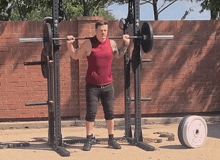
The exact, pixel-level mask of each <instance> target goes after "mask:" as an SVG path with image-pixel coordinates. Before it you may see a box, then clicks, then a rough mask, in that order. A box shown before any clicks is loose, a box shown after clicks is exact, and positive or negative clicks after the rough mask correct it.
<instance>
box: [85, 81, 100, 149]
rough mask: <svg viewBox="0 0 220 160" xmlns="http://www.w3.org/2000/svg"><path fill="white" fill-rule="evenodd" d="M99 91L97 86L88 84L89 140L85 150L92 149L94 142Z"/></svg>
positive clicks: (87, 127) (87, 133) (87, 119)
mask: <svg viewBox="0 0 220 160" xmlns="http://www.w3.org/2000/svg"><path fill="white" fill-rule="evenodd" d="M99 92H100V90H98V89H97V88H95V87H93V86H91V85H88V84H87V85H86V103H87V111H86V136H87V140H86V142H85V144H84V146H83V150H84V151H90V149H91V147H92V145H93V144H94V140H93V128H94V120H95V115H96V113H97V110H98V101H99V100H98V99H99V98H98V97H99Z"/></svg>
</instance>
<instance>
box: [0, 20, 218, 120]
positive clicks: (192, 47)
mask: <svg viewBox="0 0 220 160" xmlns="http://www.w3.org/2000/svg"><path fill="white" fill-rule="evenodd" d="M100 19H103V17H82V18H78V19H77V20H76V21H62V22H61V24H60V37H65V36H67V35H70V34H72V35H74V36H79V37H84V36H93V35H94V31H95V27H94V24H95V22H96V21H97V20H100ZM151 24H152V26H153V30H154V34H155V35H157V34H173V35H174V36H175V39H173V40H154V47H153V50H152V51H151V52H150V53H147V54H143V58H146V59H151V60H152V62H150V63H146V62H145V63H143V65H142V68H143V69H142V79H141V87H142V91H141V94H142V97H151V98H152V101H151V102H142V113H143V115H148V116H149V115H160V114H171V113H173V114H179V113H185V114H187V113H198V112H201V113H209V112H218V111H220V108H219V103H220V102H219V91H220V87H219V80H220V76H219V70H220V63H219V60H220V56H219V54H218V52H219V51H220V48H219V41H220V39H219V35H220V31H219V28H220V22H219V21H158V22H151ZM42 29H43V24H42V23H41V22H0V120H4V121H7V120H10V119H33V120H34V119H39V118H46V117H47V114H48V111H47V106H32V107H27V106H25V103H30V102H46V101H47V80H46V79H44V78H43V76H42V74H41V68H40V66H24V65H23V63H24V62H27V61H39V60H40V54H41V51H42V49H43V44H42V43H41V42H36V43H19V38H24V37H27V38H28V37H42ZM122 34H123V32H122V30H120V29H119V27H118V22H117V21H116V22H109V35H110V36H118V35H122ZM82 42H83V40H80V41H78V43H77V44H76V46H77V45H80V44H82ZM116 42H117V44H118V47H120V46H121V44H122V43H121V41H120V40H116ZM132 48H133V47H132V45H131V47H130V50H132ZM60 56H61V68H60V70H61V83H60V84H61V106H62V109H61V110H62V117H63V118H70V117H78V118H80V119H83V118H84V117H85V109H86V106H85V74H86V69H87V61H86V59H81V60H73V59H72V58H71V57H70V55H69V54H68V53H67V48H66V42H65V41H63V42H61V47H60ZM123 68H124V59H123V58H121V59H114V61H113V76H114V81H115V83H114V86H115V98H116V101H115V115H116V116H122V115H124V88H123V87H124V84H123V82H124V81H123V80H124V69H123ZM133 82H134V81H133V75H132V77H131V88H133V86H134V85H133ZM133 93H134V91H133V90H132V97H133ZM99 106H100V107H99V110H98V114H97V118H103V113H102V107H101V104H99ZM132 113H134V105H133V103H132Z"/></svg>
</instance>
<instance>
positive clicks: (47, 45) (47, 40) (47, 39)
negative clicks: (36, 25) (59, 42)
mask: <svg viewBox="0 0 220 160" xmlns="http://www.w3.org/2000/svg"><path fill="white" fill-rule="evenodd" d="M43 37H44V49H45V52H46V53H47V54H48V55H49V56H50V57H52V56H53V53H52V49H53V39H52V38H53V34H52V29H51V25H50V24H49V23H44V30H43Z"/></svg>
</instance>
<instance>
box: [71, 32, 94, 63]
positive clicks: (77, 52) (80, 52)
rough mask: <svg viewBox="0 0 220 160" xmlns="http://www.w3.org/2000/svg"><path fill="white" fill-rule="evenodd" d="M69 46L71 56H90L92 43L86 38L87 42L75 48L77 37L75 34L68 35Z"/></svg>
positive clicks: (75, 57) (76, 57)
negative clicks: (89, 49)
mask: <svg viewBox="0 0 220 160" xmlns="http://www.w3.org/2000/svg"><path fill="white" fill-rule="evenodd" d="M67 39H68V40H67V48H68V52H69V53H70V55H71V57H72V58H73V59H81V58H84V57H85V56H88V54H89V51H88V48H90V46H89V45H90V43H89V41H88V40H85V42H84V43H83V44H82V45H81V46H80V47H79V48H77V49H75V48H74V46H73V43H74V42H75V38H74V37H73V36H67Z"/></svg>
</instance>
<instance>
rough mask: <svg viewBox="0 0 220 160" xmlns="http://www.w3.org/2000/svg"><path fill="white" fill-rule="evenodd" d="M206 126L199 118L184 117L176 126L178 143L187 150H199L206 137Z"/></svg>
mask: <svg viewBox="0 0 220 160" xmlns="http://www.w3.org/2000/svg"><path fill="white" fill-rule="evenodd" d="M207 133H208V131H207V124H206V122H205V120H204V119H203V118H202V117H200V116H186V117H184V118H183V119H182V120H181V122H180V124H179V126H178V138H179V141H180V143H181V144H182V145H183V146H185V147H187V148H199V147H201V146H202V145H203V143H204V142H205V140H206V137H207Z"/></svg>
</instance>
